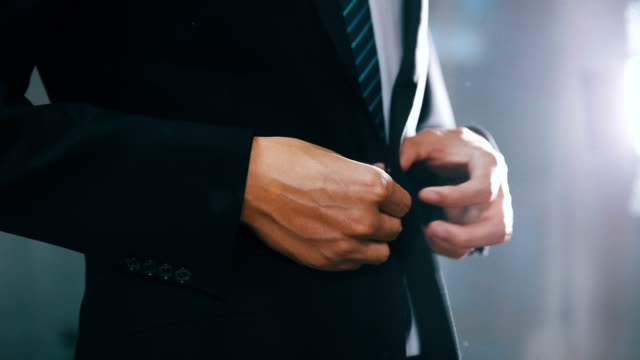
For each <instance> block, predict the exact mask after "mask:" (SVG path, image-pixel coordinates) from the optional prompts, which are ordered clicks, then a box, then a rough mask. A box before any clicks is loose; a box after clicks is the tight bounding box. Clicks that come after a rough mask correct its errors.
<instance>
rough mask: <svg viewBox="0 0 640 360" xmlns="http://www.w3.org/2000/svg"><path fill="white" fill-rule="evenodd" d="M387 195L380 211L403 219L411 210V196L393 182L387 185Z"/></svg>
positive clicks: (381, 203)
mask: <svg viewBox="0 0 640 360" xmlns="http://www.w3.org/2000/svg"><path fill="white" fill-rule="evenodd" d="M387 189H388V191H387V194H386V196H385V197H384V198H383V199H382V201H381V202H380V211H382V212H384V213H385V214H389V215H391V216H394V217H397V218H401V217H403V216H405V215H406V214H407V213H408V212H409V209H411V195H409V193H408V192H407V191H406V190H405V189H403V188H402V187H401V186H400V185H398V183H396V182H395V181H393V180H390V182H389V183H388V185H387Z"/></svg>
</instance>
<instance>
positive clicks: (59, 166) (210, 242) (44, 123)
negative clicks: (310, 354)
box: [0, 2, 253, 296]
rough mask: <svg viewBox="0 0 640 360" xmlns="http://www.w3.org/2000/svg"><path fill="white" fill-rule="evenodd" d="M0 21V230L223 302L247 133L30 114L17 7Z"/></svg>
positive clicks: (22, 15)
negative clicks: (207, 295)
mask: <svg viewBox="0 0 640 360" xmlns="http://www.w3.org/2000/svg"><path fill="white" fill-rule="evenodd" d="M27 3H28V2H27ZM2 12H3V13H2V14H0V40H2V41H0V43H1V44H2V45H1V46H2V50H3V51H0V58H1V59H0V230H1V231H5V232H8V233H11V234H15V235H19V236H23V237H27V238H31V239H35V240H39V241H44V242H47V243H50V244H53V245H57V246H62V247H65V248H68V249H71V250H75V251H79V252H82V253H84V254H87V255H88V256H91V257H93V258H97V259H99V260H100V262H102V263H105V264H110V265H113V266H114V267H116V266H118V267H120V266H121V267H122V269H124V270H125V271H130V272H132V273H135V274H139V275H141V276H143V277H144V276H147V277H149V278H154V279H149V281H166V282H170V283H173V284H175V285H176V286H187V287H193V288H197V289H199V290H202V291H205V292H207V293H209V294H212V295H215V296H224V294H225V291H226V290H227V288H228V285H229V276H228V273H229V269H230V265H231V253H232V246H233V240H234V238H235V233H236V231H237V227H238V225H239V218H240V212H241V207H242V203H243V198H244V186H245V181H246V173H247V167H248V162H249V157H250V152H251V144H252V139H253V136H252V131H251V130H250V129H243V128H223V127H215V126H209V125H203V124H197V123H189V122H185V121H171V120H166V119H158V118H152V117H146V116H141V115H136V114H126V113H121V112H117V111H112V110H108V109H104V108H100V107H96V106H92V105H90V104H51V105H43V106H31V105H30V104H29V103H28V101H26V100H25V98H24V96H23V95H24V93H25V90H26V88H27V86H28V83H29V78H30V74H31V71H32V69H33V67H34V64H35V62H36V56H35V53H36V52H35V51H34V49H32V48H31V47H30V45H29V44H30V35H31V32H33V31H34V30H32V29H31V26H30V25H31V24H29V17H30V16H29V9H25V8H24V7H19V6H15V8H12V9H9V10H6V9H5V10H3V11H2ZM131 276H134V274H132V275H131Z"/></svg>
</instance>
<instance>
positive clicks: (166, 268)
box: [158, 264, 173, 280]
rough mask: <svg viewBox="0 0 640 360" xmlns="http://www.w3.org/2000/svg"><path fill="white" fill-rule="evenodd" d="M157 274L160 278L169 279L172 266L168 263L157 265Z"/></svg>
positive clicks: (171, 273)
mask: <svg viewBox="0 0 640 360" xmlns="http://www.w3.org/2000/svg"><path fill="white" fill-rule="evenodd" d="M158 276H159V277H160V279H162V280H169V279H171V277H172V276H173V266H171V265H169V264H162V265H160V266H158Z"/></svg>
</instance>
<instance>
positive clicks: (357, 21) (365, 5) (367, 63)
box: [340, 0, 385, 139]
mask: <svg viewBox="0 0 640 360" xmlns="http://www.w3.org/2000/svg"><path fill="white" fill-rule="evenodd" d="M340 5H341V6H342V16H343V17H344V21H345V30H346V32H347V36H348V38H349V41H350V43H351V50H352V51H353V58H354V60H355V66H356V71H357V73H358V83H359V84H360V91H361V94H362V97H363V98H364V100H365V102H366V104H367V106H368V108H369V111H370V112H371V115H372V117H373V120H374V125H375V126H376V129H377V130H378V132H379V135H380V136H381V137H382V138H383V139H384V138H385V130H384V114H383V108H382V85H381V83H380V66H379V64H378V53H377V50H376V41H375V35H374V34H373V21H372V20H371V11H370V9H369V1H368V0H340Z"/></svg>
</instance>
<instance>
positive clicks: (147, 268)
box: [142, 260, 157, 277]
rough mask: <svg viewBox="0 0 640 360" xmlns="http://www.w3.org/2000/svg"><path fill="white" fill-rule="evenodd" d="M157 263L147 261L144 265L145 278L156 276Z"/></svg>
mask: <svg viewBox="0 0 640 360" xmlns="http://www.w3.org/2000/svg"><path fill="white" fill-rule="evenodd" d="M156 271H157V268H156V262H155V261H153V260H147V261H145V262H144V263H142V274H143V275H144V276H148V277H153V276H154V275H155V274H156Z"/></svg>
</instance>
